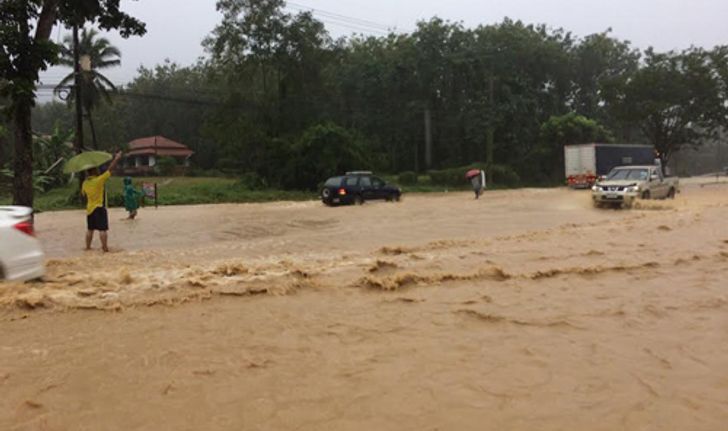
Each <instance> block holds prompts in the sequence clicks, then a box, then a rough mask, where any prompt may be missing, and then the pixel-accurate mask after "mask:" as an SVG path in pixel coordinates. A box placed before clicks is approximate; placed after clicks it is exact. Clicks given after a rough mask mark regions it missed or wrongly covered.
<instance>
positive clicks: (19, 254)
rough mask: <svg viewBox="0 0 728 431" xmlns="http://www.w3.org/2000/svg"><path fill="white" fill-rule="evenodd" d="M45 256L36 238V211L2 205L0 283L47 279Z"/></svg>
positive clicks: (0, 212)
mask: <svg viewBox="0 0 728 431" xmlns="http://www.w3.org/2000/svg"><path fill="white" fill-rule="evenodd" d="M44 260H45V255H44V254H43V249H42V247H41V245H40V241H38V240H37V239H36V238H35V230H34V229H33V210H32V209H30V208H26V207H17V206H11V207H2V206H0V281H2V280H9V281H27V280H33V279H36V278H41V277H43V274H44V273H45V266H44Z"/></svg>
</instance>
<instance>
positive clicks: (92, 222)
mask: <svg viewBox="0 0 728 431" xmlns="http://www.w3.org/2000/svg"><path fill="white" fill-rule="evenodd" d="M120 159H121V151H119V152H118V153H116V156H115V157H114V160H112V161H111V164H110V165H109V168H108V169H107V170H106V172H104V173H103V174H99V169H98V168H93V169H89V170H88V171H87V172H86V174H87V177H86V179H85V180H84V182H83V184H82V185H81V194H83V195H84V196H86V227H87V231H86V250H91V242H93V239H94V231H99V237H100V238H101V248H102V249H103V250H104V252H108V251H109V246H108V231H109V214H108V212H107V211H106V207H107V206H108V201H107V198H106V181H108V180H109V178H111V171H112V170H113V169H114V167H116V164H117V163H118V162H119V160H120Z"/></svg>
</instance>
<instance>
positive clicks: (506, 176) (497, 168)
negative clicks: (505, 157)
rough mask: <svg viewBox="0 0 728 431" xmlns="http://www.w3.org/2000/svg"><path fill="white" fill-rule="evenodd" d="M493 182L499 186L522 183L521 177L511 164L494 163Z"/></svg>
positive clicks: (511, 185) (492, 170)
mask: <svg viewBox="0 0 728 431" xmlns="http://www.w3.org/2000/svg"><path fill="white" fill-rule="evenodd" d="M490 174H491V175H492V177H493V184H494V185H498V186H506V187H516V186H518V185H519V184H520V183H521V177H520V176H519V175H518V173H517V172H516V171H515V170H513V168H511V167H510V166H506V165H493V166H492V167H491V168H490Z"/></svg>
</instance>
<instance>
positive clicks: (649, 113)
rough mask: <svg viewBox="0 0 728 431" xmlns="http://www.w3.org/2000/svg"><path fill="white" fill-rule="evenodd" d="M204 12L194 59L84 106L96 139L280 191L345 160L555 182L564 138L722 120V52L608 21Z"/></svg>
mask: <svg viewBox="0 0 728 431" xmlns="http://www.w3.org/2000/svg"><path fill="white" fill-rule="evenodd" d="M219 7H221V8H222V12H223V16H224V19H223V21H222V22H221V23H220V24H219V26H218V27H217V28H216V29H215V30H214V31H213V33H212V34H210V36H209V37H208V38H207V40H206V41H205V42H204V45H205V47H206V50H207V53H208V54H207V56H206V58H205V59H204V60H201V61H200V63H199V64H197V65H195V66H193V67H180V66H178V65H175V64H172V63H164V64H161V65H158V66H156V67H154V68H151V69H145V68H142V69H140V70H139V74H138V76H137V77H136V79H135V80H134V81H133V82H132V83H131V84H129V85H128V86H126V87H125V88H124V89H122V90H120V92H119V93H118V94H116V95H113V96H112V101H113V103H112V104H106V105H102V106H100V107H99V108H97V109H96V110H95V111H94V112H93V115H94V119H95V124H96V133H97V135H98V141H99V142H100V145H101V146H102V147H105V148H115V147H119V146H120V145H122V144H123V143H125V142H129V141H130V140H132V139H134V138H138V137H141V136H147V135H165V136H167V137H169V138H171V139H174V140H177V141H179V142H182V143H185V144H187V145H188V146H190V147H191V148H192V149H193V150H194V151H195V152H196V155H195V156H194V164H195V166H196V167H197V168H199V169H209V170H212V169H215V170H220V171H225V172H228V173H236V174H240V175H242V174H246V175H255V176H257V177H258V178H260V180H261V181H263V182H264V183H266V185H269V186H276V187H284V188H310V187H314V186H315V185H316V184H317V183H318V182H319V181H321V180H322V178H324V177H325V176H326V175H329V174H334V173H336V171H342V170H345V169H350V168H351V169H353V168H357V169H362V168H369V169H375V170H378V171H385V172H392V173H396V172H402V171H415V172H423V171H427V170H443V169H447V168H451V167H456V166H465V165H469V164H471V163H474V162H481V163H485V164H486V166H488V167H489V168H490V169H492V170H493V171H494V172H500V173H501V174H502V176H503V177H504V178H509V182H512V181H513V179H514V178H517V179H518V180H519V181H521V182H522V183H529V184H535V183H542V184H546V183H554V182H558V181H561V180H562V176H563V167H562V163H563V161H562V158H563V155H562V153H563V150H562V148H563V145H565V144H575V143H584V142H590V141H594V140H599V141H616V142H624V143H635V144H637V143H648V144H652V145H654V146H655V147H656V148H658V149H659V151H660V153H661V155H662V157H663V158H664V159H665V161H668V159H669V158H670V157H671V156H672V154H674V152H675V151H677V150H678V149H679V148H680V147H681V146H694V145H699V144H700V143H701V142H703V141H704V140H706V139H709V138H710V137H711V136H712V134H713V133H715V132H716V131H718V130H719V129H720V128H721V127H724V126H725V125H726V123H727V122H726V109H728V108H726V107H727V106H728V104H727V101H728V96H727V95H728V90H727V89H728V48H726V47H717V48H715V49H712V50H704V49H700V48H691V49H687V50H685V51H681V52H667V53H658V52H655V51H653V50H651V49H648V50H646V51H644V52H640V51H639V50H637V49H634V48H633V47H632V46H631V45H630V43H629V42H627V41H623V40H618V39H616V38H614V37H612V36H611V35H610V33H609V32H605V33H599V34H593V35H590V36H586V37H576V36H574V35H572V34H571V33H569V32H567V31H564V30H559V29H550V28H548V27H546V26H535V25H526V24H524V23H521V22H518V21H512V20H509V19H506V20H504V21H503V22H501V23H499V24H495V25H484V26H479V27H477V28H465V27H464V26H463V25H462V24H459V23H452V22H446V21H443V20H441V19H438V18H434V19H432V20H430V21H427V22H420V23H419V24H418V25H417V28H416V30H415V31H414V32H412V33H409V34H390V35H388V36H384V37H366V36H353V37H350V38H345V39H338V40H333V39H332V38H331V37H330V35H329V34H328V33H327V31H326V29H325V27H324V24H323V23H322V22H321V21H319V20H317V19H316V18H315V17H314V16H313V15H312V14H310V13H299V14H296V15H292V14H289V13H287V12H286V10H285V8H284V2H283V1H282V0H230V1H226V2H220V3H219ZM33 122H34V129H35V130H37V131H40V132H50V131H51V130H52V129H53V126H54V124H56V123H57V122H59V124H60V125H61V127H62V128H71V127H72V125H73V124H74V123H73V120H72V111H71V110H70V109H69V107H68V106H66V105H65V104H61V103H51V104H45V105H42V106H38V107H37V108H36V109H35V111H34V113H33ZM87 135H88V134H87ZM428 135H429V138H428ZM428 142H431V145H429V146H428ZM496 181H497V178H496Z"/></svg>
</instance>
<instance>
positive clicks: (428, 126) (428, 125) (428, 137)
mask: <svg viewBox="0 0 728 431" xmlns="http://www.w3.org/2000/svg"><path fill="white" fill-rule="evenodd" d="M431 167H432V114H431V113H430V108H425V169H430V168H431Z"/></svg>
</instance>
